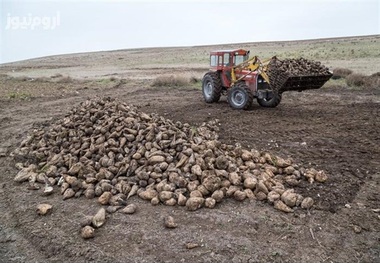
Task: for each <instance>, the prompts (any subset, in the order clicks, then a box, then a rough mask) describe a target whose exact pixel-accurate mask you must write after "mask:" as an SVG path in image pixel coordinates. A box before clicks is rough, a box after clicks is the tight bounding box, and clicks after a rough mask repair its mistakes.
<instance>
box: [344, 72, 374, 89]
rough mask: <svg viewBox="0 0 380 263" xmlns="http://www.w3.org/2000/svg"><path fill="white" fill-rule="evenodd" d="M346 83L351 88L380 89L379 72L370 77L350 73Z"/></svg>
mask: <svg viewBox="0 0 380 263" xmlns="http://www.w3.org/2000/svg"><path fill="white" fill-rule="evenodd" d="M346 83H347V85H348V86H351V87H352V86H355V87H366V88H380V72H377V73H374V74H372V75H370V76H365V75H363V74H358V73H352V74H350V75H348V76H347V77H346Z"/></svg>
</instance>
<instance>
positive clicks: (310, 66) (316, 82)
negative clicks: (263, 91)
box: [266, 57, 332, 93]
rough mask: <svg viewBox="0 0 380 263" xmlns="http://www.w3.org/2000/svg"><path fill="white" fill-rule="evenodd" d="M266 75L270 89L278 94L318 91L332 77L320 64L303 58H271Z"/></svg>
mask: <svg viewBox="0 0 380 263" xmlns="http://www.w3.org/2000/svg"><path fill="white" fill-rule="evenodd" d="M266 73H267V75H268V77H269V81H270V86H271V88H272V89H273V90H275V91H277V92H279V93H282V92H284V91H289V90H296V91H303V90H308V89H319V88H321V87H322V86H323V85H324V84H325V83H326V81H328V80H329V79H330V78H331V77H332V73H331V71H329V69H328V68H326V67H325V66H323V65H322V64H321V63H320V62H317V61H311V60H307V59H304V58H300V59H285V60H280V59H278V58H276V57H273V58H272V59H271V61H270V62H269V64H268V68H267V72H266Z"/></svg>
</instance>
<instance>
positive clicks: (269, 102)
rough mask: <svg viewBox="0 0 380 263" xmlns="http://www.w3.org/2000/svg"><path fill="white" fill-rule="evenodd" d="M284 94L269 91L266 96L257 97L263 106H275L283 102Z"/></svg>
mask: <svg viewBox="0 0 380 263" xmlns="http://www.w3.org/2000/svg"><path fill="white" fill-rule="evenodd" d="M281 98H282V95H281V94H280V93H278V92H271V93H267V96H266V97H265V98H262V99H259V98H257V102H258V103H259V104H260V106H261V107H267V108H275V107H277V105H278V104H280V102H281Z"/></svg>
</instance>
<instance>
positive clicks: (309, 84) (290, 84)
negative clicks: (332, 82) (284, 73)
mask: <svg viewBox="0 0 380 263" xmlns="http://www.w3.org/2000/svg"><path fill="white" fill-rule="evenodd" d="M331 77H332V74H329V75H319V76H318V75H316V76H292V77H288V78H287V80H286V81H285V83H284V84H283V86H282V87H280V89H279V92H280V93H282V92H284V91H290V90H296V91H303V90H309V89H319V88H321V87H322V86H323V85H324V84H325V83H326V82H327V81H328V80H329V79H330V78H331Z"/></svg>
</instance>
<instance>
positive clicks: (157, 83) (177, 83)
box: [152, 75, 190, 87]
mask: <svg viewBox="0 0 380 263" xmlns="http://www.w3.org/2000/svg"><path fill="white" fill-rule="evenodd" d="M189 84H190V80H189V79H188V78H186V77H183V76H174V75H170V76H159V77H157V78H156V79H155V80H154V81H153V83H152V86H154V87H182V86H187V85H189Z"/></svg>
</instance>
